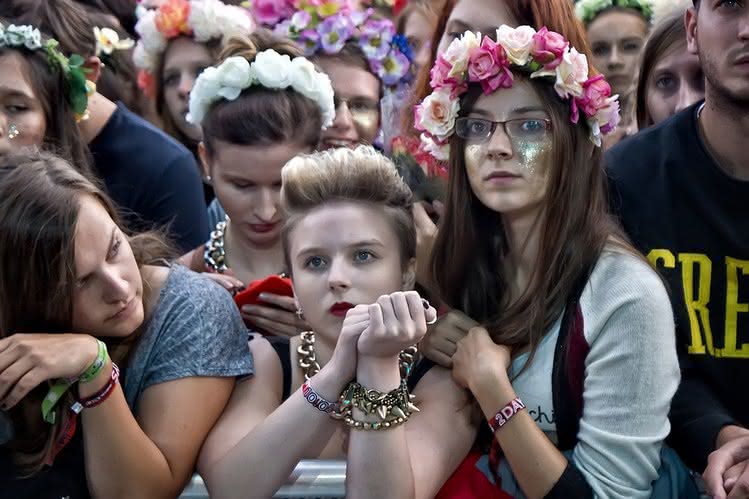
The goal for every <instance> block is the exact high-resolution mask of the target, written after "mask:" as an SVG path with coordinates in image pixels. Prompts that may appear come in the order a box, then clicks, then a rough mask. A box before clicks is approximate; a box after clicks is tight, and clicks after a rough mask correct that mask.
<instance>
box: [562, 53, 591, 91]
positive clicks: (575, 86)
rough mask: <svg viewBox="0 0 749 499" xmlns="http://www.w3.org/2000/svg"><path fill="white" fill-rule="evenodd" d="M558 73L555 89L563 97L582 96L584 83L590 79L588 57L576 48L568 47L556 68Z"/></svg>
mask: <svg viewBox="0 0 749 499" xmlns="http://www.w3.org/2000/svg"><path fill="white" fill-rule="evenodd" d="M556 75H557V80H556V82H555V83H554V89H555V90H556V91H557V94H559V96H560V97H561V98H563V99H566V98H568V97H569V96H574V97H580V96H582V95H583V83H585V82H586V81H587V80H588V58H587V57H585V54H581V53H579V52H578V51H577V50H576V49H574V48H572V49H567V50H566V51H565V52H564V55H563V56H562V62H561V64H559V66H557V68H556Z"/></svg>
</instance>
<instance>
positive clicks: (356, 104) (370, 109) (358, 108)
mask: <svg viewBox="0 0 749 499" xmlns="http://www.w3.org/2000/svg"><path fill="white" fill-rule="evenodd" d="M341 104H346V107H347V108H348V110H349V112H350V113H351V114H357V113H377V112H379V110H380V103H379V102H377V101H373V100H371V99H367V98H365V97H349V98H344V97H338V96H337V95H334V96H333V105H334V106H335V109H336V111H337V110H338V109H339V108H340V107H341Z"/></svg>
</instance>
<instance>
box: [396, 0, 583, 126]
mask: <svg viewBox="0 0 749 499" xmlns="http://www.w3.org/2000/svg"><path fill="white" fill-rule="evenodd" d="M458 1H459V0H447V1H446V2H445V5H444V7H443V8H442V11H441V12H440V14H439V19H438V21H437V28H436V29H435V31H434V36H433V37H432V56H431V58H430V59H431V61H432V64H434V61H436V60H437V49H438V47H439V43H440V40H441V39H442V34H443V33H444V32H445V29H446V28H447V21H448V19H449V18H450V14H452V11H453V9H454V8H455V5H456V4H457V3H458ZM464 1H468V0H464ZM497 2H504V3H505V4H506V5H507V8H508V9H509V10H510V12H511V13H512V15H513V17H514V18H515V19H517V21H518V25H528V26H532V27H533V28H535V29H541V28H542V27H543V26H546V27H547V28H548V29H549V30H550V31H556V32H557V33H560V34H562V35H564V37H565V38H566V39H567V40H569V42H570V46H572V47H575V48H576V49H577V51H578V52H580V53H581V54H585V56H586V57H587V58H588V61H589V62H590V61H592V60H593V59H592V53H591V51H590V44H589V43H588V36H587V34H586V33H585V28H584V27H583V25H582V24H581V23H580V21H579V20H578V19H577V17H576V16H575V9H574V4H573V3H572V2H571V1H570V0H542V1H539V0H497ZM431 69H432V68H431V66H428V67H427V66H425V67H423V68H420V69H419V74H418V78H417V80H416V83H415V84H414V90H413V92H412V102H411V105H409V106H406V108H405V109H404V111H403V117H402V124H403V130H410V131H411V132H410V133H413V134H415V135H418V133H419V132H417V131H416V129H415V128H414V126H413V125H414V121H413V107H414V106H415V105H416V104H418V103H419V102H421V101H422V100H424V98H425V97H426V96H427V95H429V94H431V93H432V88H431V87H430V86H429V80H430V75H429V72H430V70H431Z"/></svg>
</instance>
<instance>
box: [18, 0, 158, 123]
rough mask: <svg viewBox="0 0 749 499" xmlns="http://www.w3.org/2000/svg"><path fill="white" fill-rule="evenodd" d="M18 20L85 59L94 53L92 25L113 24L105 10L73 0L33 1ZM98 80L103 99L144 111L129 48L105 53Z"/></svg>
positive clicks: (62, 49)
mask: <svg viewBox="0 0 749 499" xmlns="http://www.w3.org/2000/svg"><path fill="white" fill-rule="evenodd" d="M18 21H19V22H23V23H26V24H31V25H33V26H36V27H38V28H39V29H40V30H41V31H42V32H43V33H45V34H47V35H49V36H51V37H52V38H54V39H56V40H57V41H58V42H60V50H61V51H62V52H63V53H65V54H66V55H70V54H73V53H76V54H80V55H81V56H83V57H84V58H85V59H87V58H89V57H94V56H95V55H96V37H95V36H94V27H99V28H103V27H109V28H112V29H114V30H115V31H118V33H119V34H120V36H122V37H123V38H124V37H125V33H123V32H122V29H121V28H120V27H119V26H113V25H112V23H111V22H110V20H109V19H108V18H107V16H106V12H104V11H102V10H100V9H99V8H97V7H87V6H84V5H81V4H80V3H78V2H76V1H74V0H34V2H33V3H32V5H31V6H30V7H29V8H27V9H25V10H24V11H23V13H22V14H20V16H19V17H18ZM105 59H106V60H105V61H104V62H105V64H104V65H103V66H102V67H101V75H100V76H99V80H98V81H97V83H96V85H97V91H98V92H99V93H100V94H101V95H103V96H105V97H106V98H108V99H110V100H112V101H114V102H117V101H122V102H123V104H125V106H127V108H128V109H130V110H131V111H133V112H135V113H141V112H142V111H143V99H142V96H141V94H140V91H139V90H138V87H137V81H136V78H137V74H136V71H135V65H134V64H133V61H132V56H131V53H130V52H129V51H121V50H118V51H115V52H113V53H112V54H111V55H109V56H107V57H106V58H105Z"/></svg>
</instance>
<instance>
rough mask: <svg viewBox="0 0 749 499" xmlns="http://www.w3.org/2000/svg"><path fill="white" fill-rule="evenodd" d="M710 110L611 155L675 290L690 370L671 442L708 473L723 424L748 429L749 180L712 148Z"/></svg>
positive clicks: (655, 260) (619, 186)
mask: <svg viewBox="0 0 749 499" xmlns="http://www.w3.org/2000/svg"><path fill="white" fill-rule="evenodd" d="M701 105H702V103H698V104H696V105H694V106H692V107H690V108H689V109H685V110H684V111H682V112H680V113H678V114H677V115H675V116H673V117H671V118H669V119H668V120H666V121H665V122H663V123H660V124H659V125H656V126H654V127H652V128H649V129H647V130H644V131H643V132H641V133H639V134H638V135H635V136H634V137H631V138H629V139H627V140H625V141H623V142H621V143H620V144H618V145H617V146H616V147H614V148H613V149H611V150H610V151H609V152H608V153H607V154H606V164H607V169H608V175H609V179H610V188H611V193H610V196H611V206H612V210H613V211H614V212H615V213H616V214H617V215H618V216H619V218H620V220H621V222H622V225H623V226H624V229H625V231H626V232H627V234H628V235H629V237H630V238H631V240H632V242H633V243H634V245H635V246H636V247H637V249H639V250H640V251H641V252H642V253H643V254H644V255H645V256H646V257H647V258H648V260H649V261H650V262H651V264H652V265H653V266H654V267H655V268H656V269H657V270H658V271H659V272H660V273H661V275H662V276H663V277H664V278H665V280H666V281H667V284H668V287H669V291H670V294H671V302H672V304H673V307H674V314H675V320H676V333H677V341H678V347H679V351H680V357H681V363H682V383H681V386H680V387H679V390H678V392H677V394H676V396H675V398H674V401H673V405H672V411H671V424H672V435H671V440H670V442H671V443H672V445H674V447H675V448H676V449H677V451H679V453H680V454H681V456H682V457H683V458H684V459H685V460H686V461H687V464H689V465H690V466H692V467H693V468H695V469H697V470H700V471H701V470H702V469H703V468H704V465H705V462H706V459H707V455H708V454H709V453H710V452H711V451H712V450H713V448H714V445H715V438H716V436H717V433H718V431H719V430H720V429H721V428H722V427H723V426H725V425H727V424H736V423H738V424H741V425H748V424H749V389H748V387H747V386H746V385H745V383H747V381H749V181H740V180H737V179H735V178H733V177H731V176H729V175H728V174H726V173H725V172H724V171H723V170H721V168H720V167H719V166H718V164H717V163H716V161H715V160H714V159H713V157H712V156H711V155H710V153H709V152H708V150H707V149H706V147H705V145H704V143H703V141H702V138H701V136H700V132H699V128H698V126H699V125H698V112H699V109H700V106H701ZM747 145H748V146H749V137H747ZM747 162H748V163H749V147H747ZM622 341H626V339H624V338H623V339H622ZM657 381H658V380H653V382H654V383H657ZM645 396H647V395H646V394H645Z"/></svg>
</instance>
